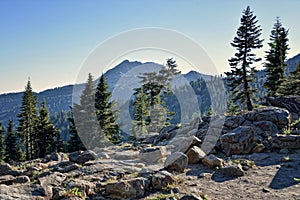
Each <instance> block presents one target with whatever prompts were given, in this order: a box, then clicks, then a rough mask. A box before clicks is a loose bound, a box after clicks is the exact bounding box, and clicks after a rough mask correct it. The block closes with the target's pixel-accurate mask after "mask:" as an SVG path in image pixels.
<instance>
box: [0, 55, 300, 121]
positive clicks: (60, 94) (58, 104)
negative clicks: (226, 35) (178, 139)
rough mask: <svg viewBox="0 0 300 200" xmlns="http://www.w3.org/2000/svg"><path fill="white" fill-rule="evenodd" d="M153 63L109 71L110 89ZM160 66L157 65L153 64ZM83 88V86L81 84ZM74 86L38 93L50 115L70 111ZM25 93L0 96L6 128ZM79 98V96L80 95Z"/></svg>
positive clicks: (191, 76)
mask: <svg viewBox="0 0 300 200" xmlns="http://www.w3.org/2000/svg"><path fill="white" fill-rule="evenodd" d="M299 62H300V54H298V55H296V56H294V57H292V58H290V59H288V60H287V62H286V63H287V65H288V70H287V73H289V72H291V71H294V70H295V68H296V65H297V64H298V63H299ZM149 63H152V62H147V63H142V62H139V61H129V60H124V61H122V62H121V63H120V64H118V65H116V66H115V67H114V68H112V69H109V70H108V71H107V72H106V73H105V77H106V79H107V83H108V85H109V87H110V89H112V88H113V86H114V85H116V83H117V82H118V80H119V79H120V78H121V77H122V76H123V75H124V74H126V73H127V72H128V71H130V70H131V69H133V68H134V67H136V66H138V65H142V64H149ZM153 64H155V65H159V64H157V63H153ZM257 75H258V82H259V83H258V85H261V84H262V83H263V82H264V79H265V72H264V70H261V71H259V72H258V74H257ZM184 77H185V78H186V79H187V80H188V81H189V82H191V81H196V80H197V79H199V78H203V79H204V80H205V81H210V80H211V79H212V77H213V76H211V75H206V74H201V73H198V72H196V71H190V72H188V73H187V74H184ZM80 85H81V87H82V88H83V84H80ZM73 88H74V85H66V86H63V87H57V88H53V89H47V90H44V91H42V92H39V93H36V95H37V96H38V99H39V100H40V101H42V100H43V99H44V98H45V99H46V101H47V107H48V109H49V111H50V114H51V115H53V114H55V113H57V112H60V111H69V110H70V106H71V105H72V94H73ZM22 95H23V92H14V93H6V94H0V121H2V122H3V124H4V125H5V126H6V124H7V122H8V120H10V119H11V120H13V121H16V116H17V114H18V113H19V106H20V105H21V99H22ZM78 96H79V94H78Z"/></svg>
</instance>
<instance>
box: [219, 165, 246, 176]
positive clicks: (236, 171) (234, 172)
mask: <svg viewBox="0 0 300 200" xmlns="http://www.w3.org/2000/svg"><path fill="white" fill-rule="evenodd" d="M218 173H220V174H222V175H224V176H244V171H243V169H242V166H241V165H240V164H238V165H229V166H226V167H223V168H221V169H219V170H218Z"/></svg>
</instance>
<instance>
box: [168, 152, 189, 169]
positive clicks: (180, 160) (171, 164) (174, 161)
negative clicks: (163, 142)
mask: <svg viewBox="0 0 300 200" xmlns="http://www.w3.org/2000/svg"><path fill="white" fill-rule="evenodd" d="M187 165H188V157H187V156H186V155H185V154H184V153H182V152H175V153H172V154H171V155H169V156H168V157H167V159H166V161H165V163H164V167H165V168H166V169H170V170H174V171H176V172H183V171H184V169H185V168H187Z"/></svg>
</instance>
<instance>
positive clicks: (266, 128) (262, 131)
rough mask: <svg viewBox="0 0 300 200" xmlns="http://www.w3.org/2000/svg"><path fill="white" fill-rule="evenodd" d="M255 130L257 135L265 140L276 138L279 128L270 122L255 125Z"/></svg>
mask: <svg viewBox="0 0 300 200" xmlns="http://www.w3.org/2000/svg"><path fill="white" fill-rule="evenodd" d="M252 127H253V130H254V132H255V133H256V134H257V135H260V136H262V137H263V138H268V137H269V136H274V135H276V134H277V133H278V129H277V126H276V125H275V124H274V123H273V122H270V121H258V122H254V123H253V126H252Z"/></svg>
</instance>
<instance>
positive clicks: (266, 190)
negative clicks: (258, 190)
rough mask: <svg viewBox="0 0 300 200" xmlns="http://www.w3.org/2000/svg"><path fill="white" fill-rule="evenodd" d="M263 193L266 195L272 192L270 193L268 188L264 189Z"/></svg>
mask: <svg viewBox="0 0 300 200" xmlns="http://www.w3.org/2000/svg"><path fill="white" fill-rule="evenodd" d="M262 191H263V192H264V193H268V192H271V191H270V190H269V189H267V188H263V189H262Z"/></svg>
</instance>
